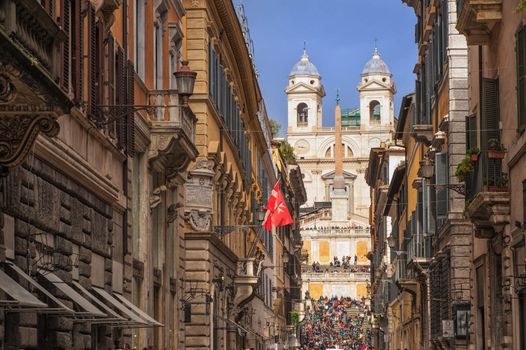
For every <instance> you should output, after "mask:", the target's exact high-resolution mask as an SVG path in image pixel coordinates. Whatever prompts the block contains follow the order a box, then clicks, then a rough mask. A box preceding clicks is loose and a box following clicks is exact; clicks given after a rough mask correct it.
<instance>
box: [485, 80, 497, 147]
mask: <svg viewBox="0 0 526 350" xmlns="http://www.w3.org/2000/svg"><path fill="white" fill-rule="evenodd" d="M481 106H482V114H481V117H482V118H481V119H482V120H481V121H482V122H481V129H482V132H481V138H480V141H481V149H483V150H487V149H488V141H489V140H490V139H497V140H499V139H500V137H499V136H500V132H499V122H500V117H499V81H498V80H496V79H484V80H483V81H482V102H481Z"/></svg>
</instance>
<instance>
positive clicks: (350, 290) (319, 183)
mask: <svg viewBox="0 0 526 350" xmlns="http://www.w3.org/2000/svg"><path fill="white" fill-rule="evenodd" d="M357 88H358V91H359V92H360V107H359V108H358V109H349V110H343V111H342V110H341V109H340V108H339V107H338V109H339V112H337V115H336V117H337V118H340V124H339V125H340V128H341V130H340V132H337V130H336V129H335V128H330V127H323V125H322V124H323V123H322V99H323V96H324V95H325V90H324V87H323V84H322V83H321V75H320V74H319V72H318V70H317V68H316V66H315V65H314V64H313V63H312V62H311V61H310V59H309V56H308V55H307V53H306V51H305V52H304V53H303V56H302V57H301V59H300V61H299V62H298V63H296V64H295V65H294V67H293V68H292V71H291V73H290V75H289V84H288V86H287V87H286V89H285V92H286V93H287V96H288V106H289V113H288V129H287V138H288V142H289V143H290V144H291V145H292V146H293V147H294V150H295V154H296V156H297V163H298V165H300V166H301V169H302V172H303V174H304V179H303V181H304V183H305V188H306V190H307V193H308V194H309V196H308V199H307V204H306V206H305V208H303V209H302V212H303V215H302V223H301V235H302V238H303V241H304V245H303V247H304V251H305V254H306V255H308V259H307V260H306V262H305V264H304V267H303V291H304V292H307V291H308V292H309V293H310V296H311V297H313V298H319V297H320V296H322V295H325V296H332V295H337V296H342V295H344V296H351V297H354V298H361V297H366V296H367V283H368V280H369V261H368V259H367V257H366V255H367V253H368V251H369V249H370V232H369V227H368V224H369V219H368V218H369V198H368V196H367V195H366V189H367V184H366V183H365V179H364V177H363V174H364V173H365V169H366V167H367V160H368V156H369V149H370V148H371V147H377V146H380V143H381V142H383V141H386V140H389V139H391V138H392V133H393V131H394V112H393V109H394V106H393V103H394V102H393V95H394V93H395V92H396V88H395V84H394V82H393V80H392V75H391V73H390V71H389V69H388V67H387V65H386V64H385V63H384V62H383V61H382V59H381V58H380V54H379V53H378V51H377V50H375V52H374V53H373V56H372V58H371V60H370V61H369V62H367V64H366V65H365V67H364V70H363V72H362V75H361V78H360V83H359V85H358V87H357ZM337 135H339V137H340V140H341V142H338V141H337V140H336V137H338V136H337ZM340 146H341V147H340ZM340 148H341V150H340ZM340 152H341V154H340ZM340 155H341V159H340V160H341V167H340V168H341V171H342V174H341V176H342V178H341V179H339V178H338V175H337V170H338V169H337V167H336V165H337V164H338V162H336V158H338V157H339V156H340ZM342 184H343V186H341V185H342ZM336 185H339V186H340V187H342V188H341V189H339V188H336V187H335V186H336ZM335 190H338V191H335ZM344 257H345V260H346V262H345V265H347V264H349V265H350V266H349V268H348V269H345V270H342V268H341V266H339V267H338V266H333V267H331V264H332V265H338V264H340V265H341V264H343V260H344ZM336 261H338V263H337V262H336ZM316 265H319V266H316ZM340 270H342V271H340Z"/></svg>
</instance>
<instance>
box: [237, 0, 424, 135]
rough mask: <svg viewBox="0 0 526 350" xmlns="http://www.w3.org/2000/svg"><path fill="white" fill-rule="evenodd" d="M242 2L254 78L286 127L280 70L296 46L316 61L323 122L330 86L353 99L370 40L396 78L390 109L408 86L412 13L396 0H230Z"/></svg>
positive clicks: (329, 120)
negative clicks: (251, 43)
mask: <svg viewBox="0 0 526 350" xmlns="http://www.w3.org/2000/svg"><path fill="white" fill-rule="evenodd" d="M234 3H236V4H239V3H242V4H243V5H244V7H245V14H246V17H247V19H248V25H249V28H250V34H251V37H252V40H253V41H254V47H255V62H256V67H257V69H258V72H259V83H260V85H261V88H262V90H263V96H264V98H265V103H266V106H267V110H268V114H269V116H270V117H271V118H273V119H276V120H278V121H279V122H280V123H281V124H282V125H283V130H285V128H286V125H287V98H286V95H285V93H284V92H283V90H284V88H285V86H286V85H287V77H288V74H289V73H290V70H291V68H292V66H293V65H294V63H296V62H297V61H298V60H299V59H300V56H301V54H302V51H303V42H304V41H307V51H308V53H309V56H310V59H311V61H312V62H313V63H314V64H315V65H316V66H317V67H318V70H319V71H320V74H321V75H322V77H323V80H322V82H323V84H324V86H325V90H326V92H327V96H326V97H325V98H324V100H323V113H324V116H323V125H324V126H329V125H333V124H334V121H333V111H334V106H335V99H336V89H337V88H340V95H341V98H342V103H341V104H342V107H343V108H350V107H357V106H358V104H359V103H358V92H357V91H356V85H357V84H358V82H359V80H360V73H361V71H362V69H363V66H364V65H365V63H366V62H367V61H368V60H369V59H370V58H371V55H372V52H373V49H374V44H375V39H377V40H378V44H377V46H378V49H379V51H380V53H381V55H382V59H383V60H384V61H385V62H386V63H387V64H388V66H389V68H390V70H391V72H392V73H393V75H394V80H395V82H396V85H397V90H398V92H397V94H396V105H395V114H396V115H398V111H399V106H400V101H401V99H402V97H403V96H404V95H405V94H407V93H409V92H411V91H413V89H414V79H415V77H414V74H413V73H412V72H413V68H414V65H415V63H416V59H417V52H416V44H415V43H414V28H415V22H416V17H415V15H414V13H413V10H412V9H410V8H409V7H408V6H406V5H405V4H403V3H402V1H401V0H234Z"/></svg>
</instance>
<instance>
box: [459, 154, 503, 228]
mask: <svg viewBox="0 0 526 350" xmlns="http://www.w3.org/2000/svg"><path fill="white" fill-rule="evenodd" d="M501 157H502V156H501V155H500V154H495V151H483V152H481V153H479V154H478V155H477V156H476V157H475V158H476V160H474V161H473V163H474V164H473V171H472V172H471V173H470V174H469V176H467V178H466V179H465V182H466V190H467V198H468V199H469V200H470V203H469V205H468V207H467V214H468V217H469V219H470V220H471V221H472V222H473V224H474V225H475V228H476V229H475V237H477V238H492V237H494V236H495V235H496V234H498V233H500V232H502V230H503V229H504V226H505V225H507V224H508V223H509V222H510V212H511V208H510V193H509V188H508V177H507V174H504V173H502V158H501Z"/></svg>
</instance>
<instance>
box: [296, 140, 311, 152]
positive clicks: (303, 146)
mask: <svg viewBox="0 0 526 350" xmlns="http://www.w3.org/2000/svg"><path fill="white" fill-rule="evenodd" d="M294 151H295V152H296V154H298V155H302V154H306V153H307V152H308V151H309V143H308V142H307V141H305V140H299V141H298V142H296V146H295V147H294Z"/></svg>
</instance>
